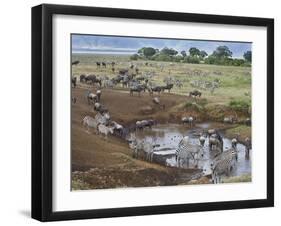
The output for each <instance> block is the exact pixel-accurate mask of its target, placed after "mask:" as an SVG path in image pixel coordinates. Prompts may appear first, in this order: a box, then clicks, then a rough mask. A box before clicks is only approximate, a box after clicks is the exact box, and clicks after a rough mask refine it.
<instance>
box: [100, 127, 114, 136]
mask: <svg viewBox="0 0 281 226" xmlns="http://www.w3.org/2000/svg"><path fill="white" fill-rule="evenodd" d="M98 133H99V134H102V135H103V136H104V137H105V139H107V137H108V134H113V128H112V127H107V126H105V125H103V124H99V125H98Z"/></svg>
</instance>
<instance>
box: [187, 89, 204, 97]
mask: <svg viewBox="0 0 281 226" xmlns="http://www.w3.org/2000/svg"><path fill="white" fill-rule="evenodd" d="M201 95H202V93H201V92H200V91H198V90H194V91H191V92H189V96H190V97H201Z"/></svg>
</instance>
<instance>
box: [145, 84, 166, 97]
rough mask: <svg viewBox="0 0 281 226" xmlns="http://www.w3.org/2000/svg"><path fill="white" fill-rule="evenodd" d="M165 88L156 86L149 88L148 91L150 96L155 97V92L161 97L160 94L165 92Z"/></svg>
mask: <svg viewBox="0 0 281 226" xmlns="http://www.w3.org/2000/svg"><path fill="white" fill-rule="evenodd" d="M163 90H164V89H163V87H162V86H154V87H149V88H148V91H149V94H150V95H153V92H158V95H160V93H161V92H162V91H163Z"/></svg>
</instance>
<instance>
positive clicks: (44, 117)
mask: <svg viewBox="0 0 281 226" xmlns="http://www.w3.org/2000/svg"><path fill="white" fill-rule="evenodd" d="M55 14H63V15H81V16H97V17H111V18H130V19H151V20H162V21H182V22H196V23H212V24H224V25H247V26H261V27H266V28H267V198H266V199H257V200H246V201H226V202H209V203H195V204H171V205H160V206H143V207H130V208H111V209H95V210H73V211H63V212H54V211H53V210H52V198H53V196H52V111H53V107H52V98H53V94H52V76H51V75H52V17H53V15H55ZM272 206H274V20H273V19H267V18H252V17H237V16H218V15H203V14H190V13H176V12H160V11H144V10H131V9H117V8H98V7H83V6H66V5H49V4H43V5H39V6H35V7H33V8H32V218H34V219H37V220H40V221H57V220H73V219H86V218H105V217H122V216H134V215H149V214H168V213H180V212H196V211H210V210H229V209H243V208H257V207H272Z"/></svg>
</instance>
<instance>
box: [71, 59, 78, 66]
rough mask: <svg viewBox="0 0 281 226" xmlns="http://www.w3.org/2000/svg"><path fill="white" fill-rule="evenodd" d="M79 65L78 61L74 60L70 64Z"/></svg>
mask: <svg viewBox="0 0 281 226" xmlns="http://www.w3.org/2000/svg"><path fill="white" fill-rule="evenodd" d="M79 63H80V61H79V60H75V61H73V62H72V63H71V64H72V65H78V64H79Z"/></svg>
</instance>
